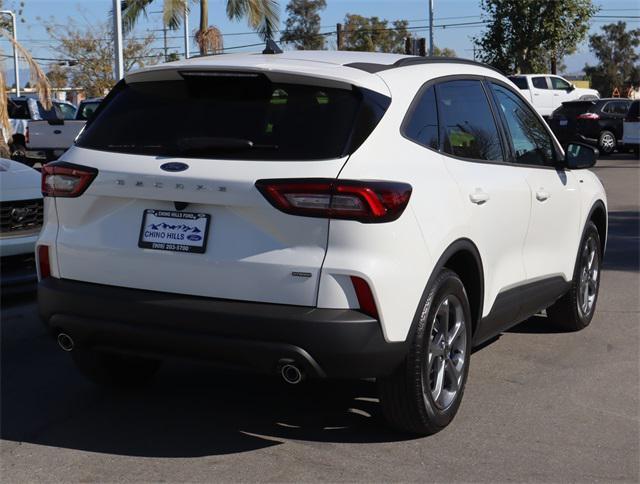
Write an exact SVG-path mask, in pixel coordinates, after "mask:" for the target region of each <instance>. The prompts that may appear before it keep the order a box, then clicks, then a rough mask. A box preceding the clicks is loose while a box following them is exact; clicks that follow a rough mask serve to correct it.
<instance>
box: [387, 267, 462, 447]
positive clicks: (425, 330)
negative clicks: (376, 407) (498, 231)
mask: <svg viewBox="0 0 640 484" xmlns="http://www.w3.org/2000/svg"><path fill="white" fill-rule="evenodd" d="M417 318H418V320H417V321H416V324H415V329H414V333H413V338H412V342H411V347H410V350H409V354H408V355H407V357H406V358H405V361H404V362H403V363H402V365H400V367H399V368H397V369H396V371H395V372H394V373H393V374H392V375H390V376H388V377H384V378H380V379H378V388H379V393H380V402H381V406H382V411H383V413H384V416H385V418H386V419H387V421H388V422H389V423H390V424H391V426H393V427H395V428H397V429H399V430H401V431H405V432H410V433H414V434H419V435H431V434H434V433H436V432H439V431H440V430H442V429H443V428H445V427H446V426H447V425H448V424H449V423H450V422H451V421H452V420H453V418H454V417H455V415H456V413H457V412H458V408H459V407H460V402H461V401H462V395H463V393H464V387H465V384H466V381H467V375H468V372H469V357H470V355H471V311H470V309H469V301H468V298H467V293H466V291H465V288H464V286H463V284H462V281H460V278H459V277H458V276H457V275H456V274H455V273H454V272H452V271H450V270H448V269H443V270H442V271H441V272H440V273H439V274H438V276H437V277H436V279H435V280H434V281H433V282H432V283H431V284H430V286H429V288H428V289H427V296H426V299H425V300H424V301H423V303H422V305H421V308H420V311H419V314H418V316H417Z"/></svg>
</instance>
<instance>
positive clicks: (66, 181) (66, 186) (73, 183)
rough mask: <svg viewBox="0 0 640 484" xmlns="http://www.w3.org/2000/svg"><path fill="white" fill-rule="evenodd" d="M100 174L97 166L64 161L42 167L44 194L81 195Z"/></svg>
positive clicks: (50, 195)
mask: <svg viewBox="0 0 640 484" xmlns="http://www.w3.org/2000/svg"><path fill="white" fill-rule="evenodd" d="M97 174H98V170H96V169H95V168H91V167H87V166H80V165H74V164H72V163H66V162H64V161H62V162H60V161H58V162H54V163H49V164H47V165H44V166H43V167H42V194H43V195H44V196H45V197H79V196H80V195H82V194H83V193H84V191H85V190H86V189H87V188H88V187H89V185H91V182H92V181H93V179H94V178H95V177H96V175H97Z"/></svg>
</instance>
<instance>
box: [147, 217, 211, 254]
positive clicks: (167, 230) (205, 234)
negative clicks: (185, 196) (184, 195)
mask: <svg viewBox="0 0 640 484" xmlns="http://www.w3.org/2000/svg"><path fill="white" fill-rule="evenodd" d="M149 219H151V220H153V221H155V222H156V224H158V225H157V226H156V227H152V225H154V224H153V222H152V221H150V222H149V223H148V222H147V221H148V220H149ZM158 219H160V220H162V222H157V220H158ZM172 222H173V223H172ZM189 222H191V224H188V223H189ZM162 223H164V224H165V225H166V227H160V225H161V224H162ZM203 224H204V227H203ZM172 225H173V226H175V227H172ZM210 227H211V215H209V214H208V213H195V212H179V211H174V210H159V209H153V208H147V209H145V210H144V212H143V213H142V223H141V224H140V234H139V236H138V247H139V248H141V249H151V250H161V251H165V252H180V253H183V254H204V253H205V252H206V251H207V242H208V240H209V230H210ZM154 228H155V229H157V230H152V229H154ZM194 228H195V229H196V230H194ZM152 233H154V234H155V235H152ZM161 234H165V235H164V236H163V235H161ZM169 234H171V235H169ZM189 236H191V237H192V238H188V237H189ZM196 237H199V239H198V240H193V239H195V238H196ZM152 239H156V240H152ZM199 242H201V244H199Z"/></svg>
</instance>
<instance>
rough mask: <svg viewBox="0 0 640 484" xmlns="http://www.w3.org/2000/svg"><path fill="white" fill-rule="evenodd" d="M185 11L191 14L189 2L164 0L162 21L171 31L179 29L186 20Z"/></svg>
mask: <svg viewBox="0 0 640 484" xmlns="http://www.w3.org/2000/svg"><path fill="white" fill-rule="evenodd" d="M185 11H186V12H187V14H188V13H189V1H188V0H164V6H163V9H162V21H163V23H164V24H165V25H166V26H167V27H169V28H170V29H173V30H175V29H177V28H178V27H180V24H181V23H182V21H183V20H184V15H185Z"/></svg>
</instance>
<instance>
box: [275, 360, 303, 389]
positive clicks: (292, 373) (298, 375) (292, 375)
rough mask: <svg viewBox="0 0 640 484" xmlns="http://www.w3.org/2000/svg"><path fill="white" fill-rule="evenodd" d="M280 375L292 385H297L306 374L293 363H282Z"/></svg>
mask: <svg viewBox="0 0 640 484" xmlns="http://www.w3.org/2000/svg"><path fill="white" fill-rule="evenodd" d="M280 375H281V376H282V379H283V380H284V381H285V382H287V383H289V384H290V385H297V384H298V383H300V382H301V381H302V380H303V378H304V375H303V373H302V371H300V368H298V367H297V366H296V365H294V364H291V363H286V364H284V365H282V367H281V368H280Z"/></svg>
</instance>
